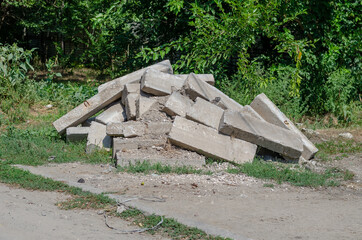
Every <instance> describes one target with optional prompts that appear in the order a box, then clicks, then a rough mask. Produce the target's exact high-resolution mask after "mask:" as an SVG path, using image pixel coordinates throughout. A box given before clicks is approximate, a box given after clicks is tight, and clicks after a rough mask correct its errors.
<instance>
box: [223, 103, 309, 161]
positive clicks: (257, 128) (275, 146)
mask: <svg viewBox="0 0 362 240" xmlns="http://www.w3.org/2000/svg"><path fill="white" fill-rule="evenodd" d="M219 131H220V132H221V133H224V134H226V135H229V136H233V137H236V138H239V139H242V140H245V141H248V142H251V143H254V144H257V145H259V146H261V147H264V148H266V149H269V150H271V151H274V152H277V153H280V154H282V155H284V156H287V157H289V158H291V159H298V158H299V157H300V156H301V154H302V151H303V143H302V141H301V139H300V137H299V136H298V135H297V134H296V133H294V132H293V131H290V130H287V129H285V128H281V127H278V126H276V125H273V124H271V123H268V122H265V121H262V120H260V119H257V118H254V117H251V116H250V115H248V114H245V113H239V112H235V111H231V110H226V111H225V112H224V114H223V117H222V119H221V121H220V127H219Z"/></svg>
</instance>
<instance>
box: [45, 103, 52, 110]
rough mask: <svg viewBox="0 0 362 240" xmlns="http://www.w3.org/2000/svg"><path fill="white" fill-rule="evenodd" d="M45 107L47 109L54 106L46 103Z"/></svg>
mask: <svg viewBox="0 0 362 240" xmlns="http://www.w3.org/2000/svg"><path fill="white" fill-rule="evenodd" d="M45 107H46V108H47V109H51V108H52V107H53V105H51V104H48V105H46V106H45Z"/></svg>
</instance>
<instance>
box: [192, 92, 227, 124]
mask: <svg viewBox="0 0 362 240" xmlns="http://www.w3.org/2000/svg"><path fill="white" fill-rule="evenodd" d="M223 113H224V110H223V109H222V108H219V107H218V106H216V105H214V104H212V103H210V102H208V101H206V100H204V99H202V98H199V97H198V98H196V101H195V104H194V105H192V107H191V108H190V109H189V110H188V111H187V112H186V118H187V119H190V120H193V121H195V122H198V123H201V124H204V125H206V126H208V127H212V128H214V129H217V130H218V129H219V124H220V119H221V117H222V115H223Z"/></svg>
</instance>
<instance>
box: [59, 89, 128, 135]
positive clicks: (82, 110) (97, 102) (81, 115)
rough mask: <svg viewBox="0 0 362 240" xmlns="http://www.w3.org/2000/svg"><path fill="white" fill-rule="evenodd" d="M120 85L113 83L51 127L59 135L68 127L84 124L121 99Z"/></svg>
mask: <svg viewBox="0 0 362 240" xmlns="http://www.w3.org/2000/svg"><path fill="white" fill-rule="evenodd" d="M122 89H123V87H122V85H121V84H120V83H119V82H114V83H113V84H111V85H110V86H109V87H107V90H105V91H102V92H100V93H98V94H96V95H94V96H93V97H91V98H90V99H88V100H86V101H85V102H84V103H81V104H80V105H79V106H78V107H76V108H74V109H73V110H71V111H70V112H68V113H67V114H65V115H64V116H62V117H61V118H59V119H58V120H56V121H55V122H53V126H54V127H55V129H56V130H57V131H58V132H59V133H64V132H65V129H67V128H68V127H75V126H77V125H78V124H80V123H82V122H84V121H85V120H87V119H88V118H89V117H91V116H93V115H94V114H96V113H97V112H99V111H100V110H102V109H103V108H105V107H106V106H108V105H109V104H110V103H112V102H114V101H116V100H117V99H119V98H120V97H121V94H122Z"/></svg>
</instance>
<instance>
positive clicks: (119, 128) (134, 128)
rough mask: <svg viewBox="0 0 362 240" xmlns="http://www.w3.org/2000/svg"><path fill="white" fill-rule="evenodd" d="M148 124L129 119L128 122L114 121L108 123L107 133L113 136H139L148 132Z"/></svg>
mask: <svg viewBox="0 0 362 240" xmlns="http://www.w3.org/2000/svg"><path fill="white" fill-rule="evenodd" d="M146 129H147V126H146V124H144V123H142V122H136V121H128V122H117V123H115V122H112V123H110V124H108V125H107V127H106V133H107V135H108V136H112V137H126V138H131V137H137V136H143V135H145V134H146Z"/></svg>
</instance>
